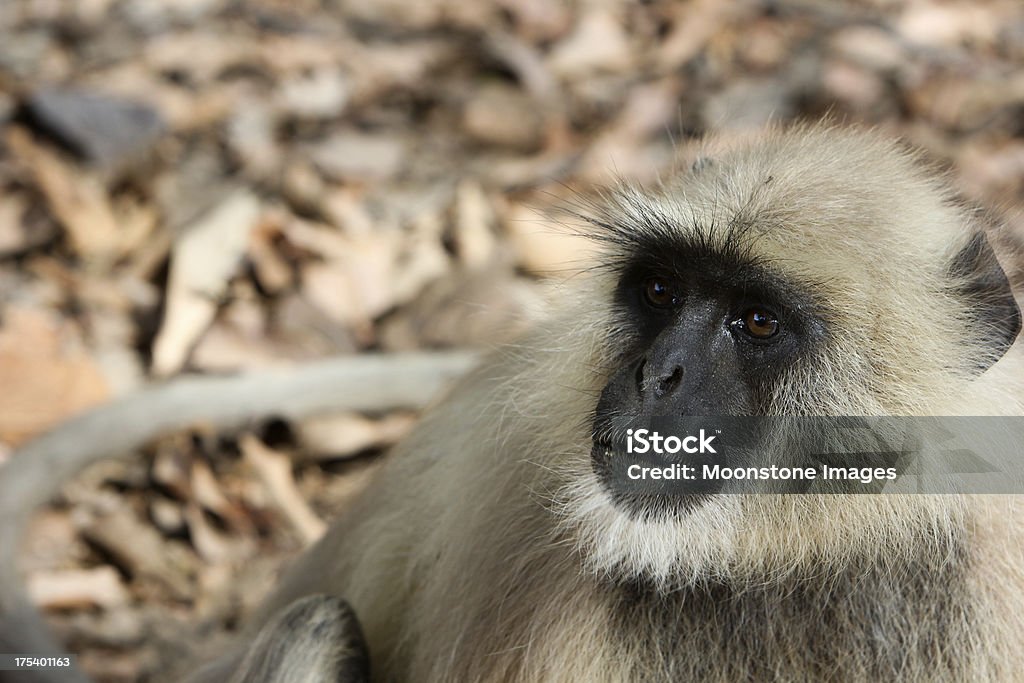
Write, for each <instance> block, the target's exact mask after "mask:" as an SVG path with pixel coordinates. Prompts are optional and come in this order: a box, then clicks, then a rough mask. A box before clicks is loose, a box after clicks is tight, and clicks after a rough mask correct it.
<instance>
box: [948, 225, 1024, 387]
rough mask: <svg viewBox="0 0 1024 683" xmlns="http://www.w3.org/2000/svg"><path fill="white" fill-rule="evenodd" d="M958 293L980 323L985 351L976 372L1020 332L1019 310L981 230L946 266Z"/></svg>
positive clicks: (975, 321)
mask: <svg viewBox="0 0 1024 683" xmlns="http://www.w3.org/2000/svg"><path fill="white" fill-rule="evenodd" d="M950 275H951V276H952V277H953V280H954V282H955V283H956V291H957V293H958V294H960V295H961V296H963V297H964V298H965V299H967V301H968V303H969V304H970V306H971V311H972V316H971V317H972V320H973V323H974V324H975V325H976V326H979V327H980V330H979V331H980V335H979V337H980V339H981V340H982V341H983V343H984V345H985V348H986V351H987V352H988V353H986V354H985V356H984V360H982V361H979V362H978V367H977V369H978V372H979V373H981V372H984V371H985V370H987V369H988V368H989V366H990V365H992V364H993V363H995V362H996V361H997V360H999V359H1000V358H1002V357H1003V355H1004V354H1005V353H1006V352H1007V351H1008V350H1009V349H1010V346H1012V345H1013V342H1014V340H1015V339H1016V338H1017V335H1018V334H1019V333H1020V329H1021V314H1020V308H1018V307H1017V302H1016V300H1015V299H1014V298H1013V290H1012V289H1011V288H1010V281H1009V279H1008V278H1007V277H1006V273H1005V272H1003V269H1002V267H1001V266H1000V265H999V261H998V260H997V259H996V255H995V252H993V251H992V245H990V244H989V242H988V240H987V239H986V238H985V235H984V233H982V232H977V233H975V234H974V236H973V237H972V238H971V241H970V242H969V243H968V244H967V246H965V247H964V248H963V249H962V250H961V251H960V253H959V254H957V256H956V258H954V259H953V263H952V264H951V266H950Z"/></svg>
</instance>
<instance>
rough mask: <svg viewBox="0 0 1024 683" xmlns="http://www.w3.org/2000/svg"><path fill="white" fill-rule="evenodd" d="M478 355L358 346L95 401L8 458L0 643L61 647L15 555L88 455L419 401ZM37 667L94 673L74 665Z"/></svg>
mask: <svg viewBox="0 0 1024 683" xmlns="http://www.w3.org/2000/svg"><path fill="white" fill-rule="evenodd" d="M474 361H475V356H474V355H473V354H471V353H466V352H452V353H410V354H396V355H389V356H371V357H367V356H357V357H352V358H339V359H332V360H327V361H321V362H317V363H311V364H309V365H305V366H302V367H298V368H292V369H286V370H274V371H265V372H259V373H251V374H244V375H239V376H234V377H224V378H186V379H179V380H175V381H171V382H168V383H167V384H164V385H160V386H155V387H150V388H147V389H144V390H142V391H140V392H138V393H136V394H133V395H130V396H127V397H124V398H122V399H120V400H118V401H116V402H114V403H112V404H110V405H108V406H104V407H100V408H98V409H95V410H93V411H90V412H88V413H86V414H84V415H82V416H80V417H77V418H75V419H73V420H70V421H69V422H67V423H65V424H64V425H62V426H60V427H58V428H56V429H54V430H53V431H51V432H49V433H47V434H44V435H43V436H41V437H39V438H37V439H35V440H34V441H32V442H30V443H29V444H27V445H25V446H24V447H22V448H20V449H18V450H17V451H16V452H15V454H14V456H13V457H12V459H11V460H10V461H9V462H8V463H7V464H6V465H5V466H4V467H3V468H0V650H2V651H4V652H25V653H33V654H39V655H43V654H55V653H59V652H61V648H60V647H59V646H58V645H56V644H55V643H54V641H53V638H52V637H51V636H50V634H49V632H48V630H47V628H46V626H45V624H44V623H43V620H42V618H41V617H40V615H39V614H38V612H37V611H36V609H35V608H34V607H33V606H32V604H31V603H30V602H29V600H28V598H27V596H26V594H25V590H24V587H23V585H22V581H21V578H20V576H19V575H18V571H17V563H16V560H17V556H18V549H19V547H20V544H21V539H22V536H23V533H24V529H25V526H26V524H27V523H28V520H29V519H30V517H31V514H32V512H33V511H34V510H35V508H36V507H38V506H39V505H41V504H43V503H45V502H46V501H48V500H50V499H51V498H52V497H53V496H54V495H55V494H56V493H57V491H58V490H59V489H60V487H61V486H62V485H63V484H64V483H65V482H66V481H68V480H69V479H71V478H72V477H73V476H74V475H76V474H77V473H78V472H80V471H81V470H83V469H84V468H86V467H87V466H89V465H90V464H92V463H94V462H97V461H99V460H103V459H105V458H109V457H114V456H118V455H122V454H126V453H130V452H132V451H133V450H135V449H137V448H138V447H139V446H141V445H142V444H144V443H146V442H147V441H149V440H150V439H152V438H154V437H156V436H158V435H160V434H163V433H166V432H169V431H173V430H175V429H182V428H185V427H188V426H189V425H192V424H195V423H197V422H202V423H204V424H208V425H211V426H213V427H215V428H226V427H230V426H233V425H238V424H241V423H244V422H246V421H248V420H252V419H257V418H263V417H267V416H281V417H285V418H293V419H296V418H302V417H308V416H310V415H314V414H318V413H325V412H331V411H346V410H370V411H374V410H391V409H396V408H419V407H422V406H424V405H425V404H426V403H427V402H428V401H430V399H431V398H432V397H433V396H434V395H435V394H436V393H437V392H438V391H439V390H440V389H441V388H442V387H443V386H445V385H446V384H447V383H448V382H449V381H450V380H451V379H452V378H454V377H457V376H459V375H461V374H463V373H464V372H465V371H466V370H467V369H468V368H469V367H470V366H471V365H472V364H473V363H474ZM33 676H34V677H33V678H31V679H30V680H38V681H58V680H59V681H62V682H64V681H85V680H86V679H85V678H84V677H83V676H82V675H81V674H80V673H78V672H69V671H67V670H62V671H60V672H46V671H39V672H33ZM26 678H27V677H26Z"/></svg>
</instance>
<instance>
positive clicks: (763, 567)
mask: <svg viewBox="0 0 1024 683" xmlns="http://www.w3.org/2000/svg"><path fill="white" fill-rule="evenodd" d="M559 498H560V503H561V504H560V505H558V506H557V508H558V510H559V512H560V516H561V518H562V524H563V525H564V528H566V530H567V531H568V532H569V534H570V535H571V536H573V537H575V538H576V542H577V547H578V550H579V551H580V555H581V556H582V558H583V562H584V569H585V570H587V571H590V572H593V573H595V574H598V575H600V576H604V577H606V578H608V579H610V580H613V581H621V580H627V581H628V580H632V579H644V580H646V581H649V582H651V583H653V584H654V585H655V586H658V587H659V588H661V589H663V590H670V589H672V588H675V587H681V586H685V585H689V584H692V583H694V582H695V581H698V580H707V579H711V580H716V579H717V580H725V581H737V582H739V581H743V580H750V579H753V580H756V581H763V580H766V579H767V580H771V578H773V577H774V578H781V577H783V576H785V575H787V574H790V573H791V572H793V571H799V569H800V567H804V566H807V565H808V563H810V564H811V565H812V566H814V567H816V571H820V570H822V569H826V570H827V568H828V567H832V568H838V567H840V566H842V565H845V564H847V563H848V562H850V561H851V560H853V559H854V558H857V557H860V558H864V557H867V556H874V557H879V558H881V559H882V561H900V558H906V557H909V556H910V555H913V554H914V553H915V551H916V550H917V548H918V544H919V543H920V541H921V539H922V538H927V539H931V540H930V542H932V543H934V542H936V541H938V542H939V543H943V542H945V541H952V540H953V536H954V534H955V533H956V529H957V528H958V527H959V522H962V520H963V514H964V512H965V506H964V503H965V499H963V498H962V497H958V496H926V495H907V496H901V495H893V494H886V495H877V496H869V495H854V496H814V495H792V496H772V495H748V496H744V495H716V496H712V497H711V498H709V499H708V500H706V501H704V502H702V503H701V504H700V505H699V506H698V507H696V508H694V509H693V510H692V511H689V512H687V513H685V515H684V516H683V517H682V518H671V517H670V518H668V519H666V520H664V521H659V520H644V519H642V518H637V517H634V516H633V515H630V514H629V512H628V511H624V510H621V509H619V507H618V506H616V505H614V504H613V503H612V501H611V499H610V497H609V495H608V494H607V492H606V491H605V490H604V489H603V487H602V486H601V484H600V482H599V481H598V480H597V477H596V476H595V475H593V474H592V473H588V474H587V475H584V476H581V477H579V478H577V479H576V481H575V483H573V484H571V485H568V486H566V487H565V488H563V489H562V491H561V496H560V497H559Z"/></svg>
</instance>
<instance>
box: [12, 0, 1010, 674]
mask: <svg viewBox="0 0 1024 683" xmlns="http://www.w3.org/2000/svg"><path fill="white" fill-rule="evenodd" d="M825 114H831V115H832V116H833V117H834V118H835V120H837V121H838V122H840V123H841V124H848V123H854V122H859V123H866V124H870V125H873V126H877V127H878V128H880V129H882V130H884V131H886V132H889V133H891V134H894V135H899V136H902V137H903V138H905V139H906V140H907V141H909V142H910V143H911V144H913V145H915V146H917V147H919V148H921V149H923V150H924V151H925V152H926V155H927V157H928V158H929V159H930V160H931V161H932V162H934V163H935V164H936V165H937V166H938V167H940V168H942V169H943V170H945V171H946V172H947V173H948V175H949V177H950V179H951V180H952V182H953V183H954V184H955V186H956V187H957V189H958V190H959V191H960V193H961V194H962V196H963V197H964V199H965V200H967V201H969V202H971V203H974V204H976V205H978V206H979V207H982V208H984V209H986V210H988V211H989V212H994V213H995V215H997V216H999V218H1000V221H1001V222H1002V223H1004V224H1006V225H1008V230H1007V231H1006V232H1005V233H1004V234H1003V236H1002V238H1001V239H1002V240H1003V241H1004V242H1006V243H1007V244H1009V245H1010V246H1012V243H1013V242H1014V241H1019V240H1020V237H1019V236H1020V235H1024V219H1022V215H1024V214H1022V213H1021V206H1022V204H1024V4H1022V3H1021V2H1020V0H973V1H972V0H963V1H961V2H941V1H938V0H913V1H911V0H907V1H902V0H859V1H854V0H845V1H836V2H825V1H816V0H760V1H757V0H740V1H737V2H728V1H723V0H689V1H670V0H650V1H643V2H641V1H639V0H635V1H629V0H589V1H588V0H577V1H570V0H564V1H561V2H559V1H557V0H252V1H243V0H3V1H2V2H0V387H2V388H3V391H2V392H0V462H2V461H3V460H4V459H6V458H9V457H11V454H12V453H13V452H14V451H15V449H16V448H17V447H18V446H19V445H20V444H23V443H24V442H25V441H26V440H27V439H29V438H31V437H32V436H33V435H35V434H38V433H40V432H41V431H42V430H45V429H46V428H48V427H50V426H52V425H54V424H57V423H59V422H60V421H62V420H64V419H66V418H67V417H69V416H71V415H74V414H76V413H77V412H79V411H81V410H83V409H86V408H88V407H90V406H95V405H98V404H101V403H103V402H105V401H108V400H110V399H111V398H114V397H118V396H122V395H124V394H126V393H127V392H130V391H132V390H133V389H135V388H138V387H140V386H143V385H145V384H147V383H150V382H153V381H157V380H160V379H164V378H168V377H173V376H177V375H181V374H183V373H206V374H215V373H225V372H235V371H244V370H254V369H260V368H267V367H272V366H280V365H289V364H294V363H297V362H301V361H304V360H309V359H317V358H324V357H328V356H337V355H352V354H359V353H366V352H371V351H372V352H388V351H401V350H412V349H439V348H449V347H459V348H461V347H477V348H489V347H492V346H494V345H495V344H497V343H500V342H502V341H504V340H507V339H510V338H511V337H513V336H514V335H515V334H517V333H518V332H519V331H521V330H522V329H523V327H524V326H526V325H528V324H529V322H530V320H532V319H534V318H535V317H536V316H537V315H538V311H539V310H540V309H541V304H542V301H543V297H544V287H545V284H544V282H545V280H546V279H553V280H555V281H558V280H559V279H564V278H566V277H568V276H570V275H571V274H572V272H574V270H575V269H576V268H578V267H579V266H580V264H581V263H582V262H583V261H582V253H583V251H582V250H583V249H584V248H585V245H581V244H580V242H579V241H578V240H577V239H576V238H573V237H571V236H568V235H567V234H566V233H565V232H564V231H560V230H559V226H558V225H557V222H556V221H553V220H552V219H550V218H548V217H547V214H546V213H545V208H546V207H550V206H557V205H559V203H564V202H565V201H566V200H569V201H572V200H573V197H577V198H578V197H580V196H581V195H582V196H587V195H589V194H591V193H599V192H600V190H601V189H602V188H606V187H607V186H609V185H610V184H611V183H613V182H614V181H615V179H616V178H619V179H626V180H630V181H638V182H647V183H649V182H653V181H656V180H657V178H658V177H660V176H664V175H665V174H669V173H671V172H673V170H675V169H677V168H685V167H686V166H687V165H688V164H689V163H690V161H691V160H692V150H693V147H694V143H695V142H699V139H700V138H701V137H702V136H704V135H706V134H708V133H710V132H719V131H721V132H726V133H735V134H742V133H744V132H748V131H751V130H756V129H758V128H759V127H761V126H763V125H764V124H766V123H768V122H770V121H781V122H785V121H790V120H794V119H800V118H810V119H815V118H818V117H820V116H822V115H825ZM1019 266H1020V264H1019V263H1009V264H1008V268H1010V269H1012V270H1014V271H1015V272H1016V271H1017V269H1019ZM415 420H416V415H414V414H410V413H389V414H376V415H361V414H347V415H338V416H331V417H329V418H317V419H315V420H308V421H298V422H285V421H282V420H272V421H268V422H263V423H259V424H253V425H252V426H251V427H250V428H249V429H247V430H246V432H245V433H244V434H239V433H222V432H218V431H216V430H212V429H210V428H208V427H204V426H203V425H196V427H195V428H194V429H192V430H189V431H187V432H184V433H180V434H175V435H171V436H169V437H167V438H164V439H161V440H159V441H157V442H155V443H153V444H150V445H149V446H147V447H146V448H145V451H144V453H142V455H141V457H137V458H135V459H134V460H132V461H131V462H129V463H104V464H102V465H100V466H97V467H94V468H92V469H91V470H90V471H89V472H88V473H87V474H86V475H85V476H83V477H81V478H80V479H79V480H77V481H75V482H74V483H73V484H71V485H70V486H68V487H67V488H66V489H65V491H64V493H63V494H62V497H61V499H60V501H58V503H57V504H56V505H54V506H53V507H52V508H50V509H49V510H48V511H46V512H45V513H44V514H42V515H40V516H39V517H38V518H37V519H36V521H35V522H34V525H33V529H32V530H31V532H30V539H29V542H28V543H27V545H26V548H25V553H24V557H23V561H22V567H23V568H24V570H25V572H26V574H27V576H28V578H29V582H30V588H31V592H32V597H33V599H34V600H35V601H36V602H37V603H38V604H39V605H40V606H41V607H42V608H44V609H45V610H46V611H47V613H48V615H49V619H50V621H51V623H52V624H53V626H54V628H55V629H56V630H57V631H58V633H59V634H60V635H61V637H63V638H65V639H66V641H67V642H69V643H70V648H71V649H72V650H74V651H76V652H80V653H81V658H80V661H81V662H82V664H83V665H84V667H85V668H86V669H87V670H88V671H89V672H90V673H91V674H92V675H94V676H95V677H97V678H98V679H100V680H102V681H134V680H159V679H160V675H159V674H160V672H161V671H162V670H164V668H165V667H166V665H167V663H168V662H171V661H175V660H176V659H180V658H181V656H182V653H183V652H185V651H186V650H187V649H188V648H189V647H190V646H191V645H192V644H194V643H195V642H199V641H203V642H206V643H208V644H214V645H215V644H217V643H219V642H221V639H222V638H223V637H224V634H225V633H226V632H228V631H229V630H230V629H231V628H233V627H234V625H235V624H236V623H237V622H238V621H239V620H240V619H241V618H243V617H244V615H245V614H246V613H247V612H248V611H249V610H251V609H252V606H253V604H254V603H256V602H257V601H258V600H259V599H260V597H261V596H262V595H263V593H264V592H265V591H266V589H267V587H268V586H269V585H270V582H271V580H272V578H273V576H274V575H275V572H277V570H278V568H279V567H280V565H281V563H282V561H283V560H284V559H285V558H286V557H288V556H289V555H290V554H293V553H294V552H295V551H297V550H298V549H299V548H301V547H302V546H304V545H306V544H308V543H309V542H311V541H312V540H313V539H315V538H316V537H317V535H318V534H319V533H320V532H321V531H322V528H323V520H325V519H327V518H329V517H330V516H332V515H333V514H335V513H336V512H337V511H338V510H339V509H341V508H342V507H344V504H345V502H346V501H347V500H348V499H349V498H350V497H351V496H352V495H353V494H354V493H355V492H357V491H358V490H359V489H360V488H361V486H362V485H363V483H364V482H365V480H366V477H367V476H368V475H369V474H370V473H371V472H372V470H373V469H374V467H376V466H377V465H378V464H379V462H380V457H379V454H380V453H381V452H382V450H383V449H384V448H385V447H386V446H387V445H389V444H391V443H393V442H394V441H395V440H397V439H398V438H400V437H401V435H402V434H404V433H405V432H406V431H407V430H408V429H409V427H410V426H411V425H412V424H414V422H415Z"/></svg>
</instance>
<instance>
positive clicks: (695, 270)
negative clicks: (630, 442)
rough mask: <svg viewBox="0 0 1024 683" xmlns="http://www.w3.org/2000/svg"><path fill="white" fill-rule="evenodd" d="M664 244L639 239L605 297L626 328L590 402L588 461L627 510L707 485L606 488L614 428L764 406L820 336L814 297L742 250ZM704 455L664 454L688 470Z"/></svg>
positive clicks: (810, 355)
mask: <svg viewBox="0 0 1024 683" xmlns="http://www.w3.org/2000/svg"><path fill="white" fill-rule="evenodd" d="M665 246H666V247H668V250H666V249H661V250H652V251H645V250H642V249H638V250H636V251H635V252H634V253H633V254H632V255H631V258H630V261H629V262H627V263H625V264H623V267H622V268H621V274H620V276H619V281H618V285H617V287H616V291H615V298H616V303H615V308H616V310H617V311H618V316H619V328H620V329H621V328H628V329H631V330H633V333H632V334H631V335H630V336H629V337H628V340H629V341H628V343H625V344H623V345H622V347H620V352H621V353H620V356H619V361H618V363H619V365H620V367H619V369H618V370H617V371H616V372H615V373H614V374H613V375H612V376H611V377H610V379H609V380H608V383H607V384H606V386H605V387H604V389H603V391H602V392H601V396H600V399H599V401H598V403H597V406H596V409H595V411H594V422H593V429H594V439H593V449H592V454H591V457H592V459H593V464H594V469H595V472H596V473H597V474H598V476H599V477H601V478H602V480H603V481H604V482H605V484H608V485H609V486H608V488H609V491H610V492H611V493H612V495H613V497H614V498H615V501H616V503H617V504H619V505H622V506H624V507H627V508H631V509H632V510H633V511H634V512H635V513H637V514H644V513H648V512H650V511H651V510H652V508H657V507H659V506H660V507H664V508H675V509H677V510H686V509H688V508H690V507H692V506H693V505H697V504H699V503H700V501H701V500H702V499H703V498H704V497H705V494H709V493H714V492H716V491H715V489H714V488H709V487H707V486H705V487H703V491H702V493H701V494H692V495H682V494H676V495H674V496H670V497H663V498H661V499H658V498H657V497H651V496H647V495H635V496H631V495H628V494H627V493H626V492H623V491H622V490H618V489H616V488H615V487H614V486H612V485H611V479H612V469H613V466H614V465H616V463H617V462H620V461H621V460H622V459H623V458H624V457H626V454H625V453H622V452H621V450H622V444H623V442H622V440H621V438H620V439H613V438H612V437H613V436H619V437H621V436H622V434H624V433H625V432H626V431H627V428H630V429H632V428H636V429H648V430H649V432H653V431H655V430H654V429H653V426H654V422H655V420H659V419H662V420H664V419H666V418H667V420H668V421H669V422H671V421H672V418H677V417H683V416H686V417H689V416H760V415H767V414H769V413H770V412H771V411H772V406H773V403H775V402H776V401H777V397H778V393H779V389H780V387H782V386H784V385H785V384H787V383H789V382H790V381H791V377H792V375H793V373H794V372H795V371H796V370H797V369H798V368H801V367H807V366H809V365H811V364H812V363H813V362H814V358H815V356H816V352H817V351H819V350H820V349H821V348H822V347H823V345H824V344H825V343H826V342H827V334H826V329H827V328H826V321H825V314H824V313H823V311H824V310H825V306H824V305H823V304H820V303H818V302H816V301H815V300H814V297H813V295H811V294H810V293H808V292H807V291H804V290H802V289H801V288H800V287H798V286H797V285H796V284H795V283H793V282H788V281H787V280H786V279H785V277H784V276H783V275H781V274H779V273H776V272H773V271H772V270H770V269H769V268H767V267H765V266H764V265H762V264H758V263H756V262H755V261H753V260H752V259H751V258H750V256H749V254H744V253H741V252H738V251H731V252H730V251H724V252H722V251H713V250H710V249H707V248H706V247H701V246H700V245H697V244H689V245H683V244H679V243H677V244H674V245H665ZM705 459H706V458H705V457H704V456H703V454H698V453H695V454H694V455H693V456H692V457H689V458H688V457H686V452H685V451H679V452H678V453H677V454H676V455H675V456H674V457H673V458H672V459H671V460H672V462H673V463H675V464H680V465H687V466H695V467H698V469H699V461H702V460H705ZM720 464H723V463H720Z"/></svg>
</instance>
